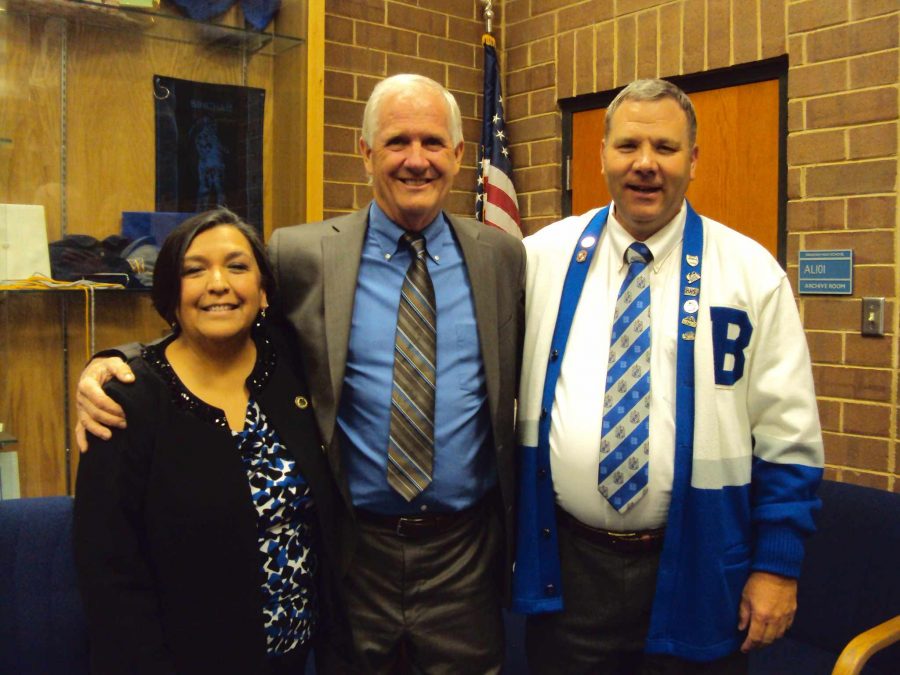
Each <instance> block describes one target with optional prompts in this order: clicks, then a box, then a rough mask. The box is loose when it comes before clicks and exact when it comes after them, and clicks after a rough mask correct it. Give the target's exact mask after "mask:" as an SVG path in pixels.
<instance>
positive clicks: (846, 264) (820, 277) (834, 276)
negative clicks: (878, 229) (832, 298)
mask: <svg viewBox="0 0 900 675" xmlns="http://www.w3.org/2000/svg"><path fill="white" fill-rule="evenodd" d="M799 265H800V269H799V274H798V275H797V281H798V284H797V285H798V287H799V288H798V291H799V292H800V293H802V294H818V295H852V294H853V249H846V250H839V251H800V259H799Z"/></svg>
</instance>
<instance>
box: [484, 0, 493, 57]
mask: <svg viewBox="0 0 900 675" xmlns="http://www.w3.org/2000/svg"><path fill="white" fill-rule="evenodd" d="M481 4H482V5H484V9H483V10H482V12H481V16H482V18H483V19H484V32H485V33H487V34H488V35H490V34H491V33H493V32H494V28H493V22H494V2H493V0H481ZM481 41H482V42H484V38H482V39H481ZM492 46H493V45H492Z"/></svg>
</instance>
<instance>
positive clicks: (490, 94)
mask: <svg viewBox="0 0 900 675" xmlns="http://www.w3.org/2000/svg"><path fill="white" fill-rule="evenodd" d="M493 42H494V39H493V38H492V37H491V36H490V35H485V36H484V37H483V38H482V43H483V44H484V119H483V120H482V127H481V144H480V145H479V146H478V190H477V194H476V197H475V217H476V218H477V219H478V220H480V221H481V222H483V223H485V224H486V225H493V226H494V227H499V228H500V229H501V230H505V231H506V232H509V233H510V234H512V235H515V236H516V237H519V238H520V239H521V238H522V229H521V223H520V220H519V202H518V200H517V199H516V189H515V188H514V187H513V182H512V163H511V162H510V160H509V150H508V149H507V147H506V146H507V142H508V139H507V137H506V131H505V130H504V123H503V96H502V95H501V92H500V68H499V67H498V65H497V52H496V50H495V49H494V44H493Z"/></svg>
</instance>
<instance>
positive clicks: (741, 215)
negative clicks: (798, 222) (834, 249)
mask: <svg viewBox="0 0 900 675" xmlns="http://www.w3.org/2000/svg"><path fill="white" fill-rule="evenodd" d="M690 96H691V101H693V103H694V108H695V110H696V112H697V146H698V147H699V149H700V155H699V158H698V161H697V177H696V178H695V179H694V181H693V182H692V183H691V185H690V187H689V188H688V191H687V198H688V199H689V200H690V202H691V205H692V206H694V208H695V209H697V211H698V212H699V213H702V214H703V215H705V216H709V217H710V218H714V219H715V220H718V221H720V222H723V223H725V224H726V225H728V226H729V227H732V228H734V229H736V230H738V231H739V232H742V233H744V234H746V235H748V236H750V237H752V238H754V239H756V240H757V241H758V242H760V243H761V244H762V245H763V246H765V247H766V248H767V249H768V250H769V251H770V252H771V253H772V255H773V256H777V255H778V170H779V157H778V133H779V132H778V129H779V120H778V110H779V106H778V81H777V80H766V81H763V82H756V83H753V84H744V85H738V86H734V87H726V88H723V89H713V90H709V91H702V92H696V93H692V94H691V95H690ZM605 114H606V110H605V109H594V110H587V111H583V112H577V113H575V114H573V115H572V212H573V213H583V212H584V211H587V210H589V209H592V208H595V207H597V206H601V205H603V204H606V203H608V202H609V199H610V197H609V192H608V191H607V189H606V182H605V180H604V177H603V175H602V173H601V168H600V142H601V141H602V140H603V133H604V129H605V125H604V115H605Z"/></svg>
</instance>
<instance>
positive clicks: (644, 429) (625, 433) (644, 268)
mask: <svg viewBox="0 0 900 675" xmlns="http://www.w3.org/2000/svg"><path fill="white" fill-rule="evenodd" d="M625 260H626V261H627V262H628V273H627V274H626V275H625V281H623V282H622V287H621V288H620V289H619V297H618V298H617V299H616V313H615V317H614V319H613V327H612V336H611V338H610V345H609V362H608V366H607V371H606V395H605V396H604V398H603V432H602V434H603V436H602V438H601V440H600V475H599V479H598V480H599V485H598V489H599V490H600V494H602V495H603V496H604V497H606V499H607V500H608V501H609V503H610V504H612V506H613V508H614V509H616V510H617V511H618V512H619V513H625V512H626V511H628V510H629V509H630V508H631V507H632V506H634V505H635V504H636V503H637V502H638V500H639V499H640V498H641V497H643V496H644V495H645V494H646V493H647V478H648V476H649V459H650V433H649V432H650V265H649V263H650V261H651V260H653V254H652V253H650V249H648V248H647V247H646V246H645V245H644V244H641V243H639V242H635V243H634V244H632V245H631V246H629V247H628V250H627V251H625Z"/></svg>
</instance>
